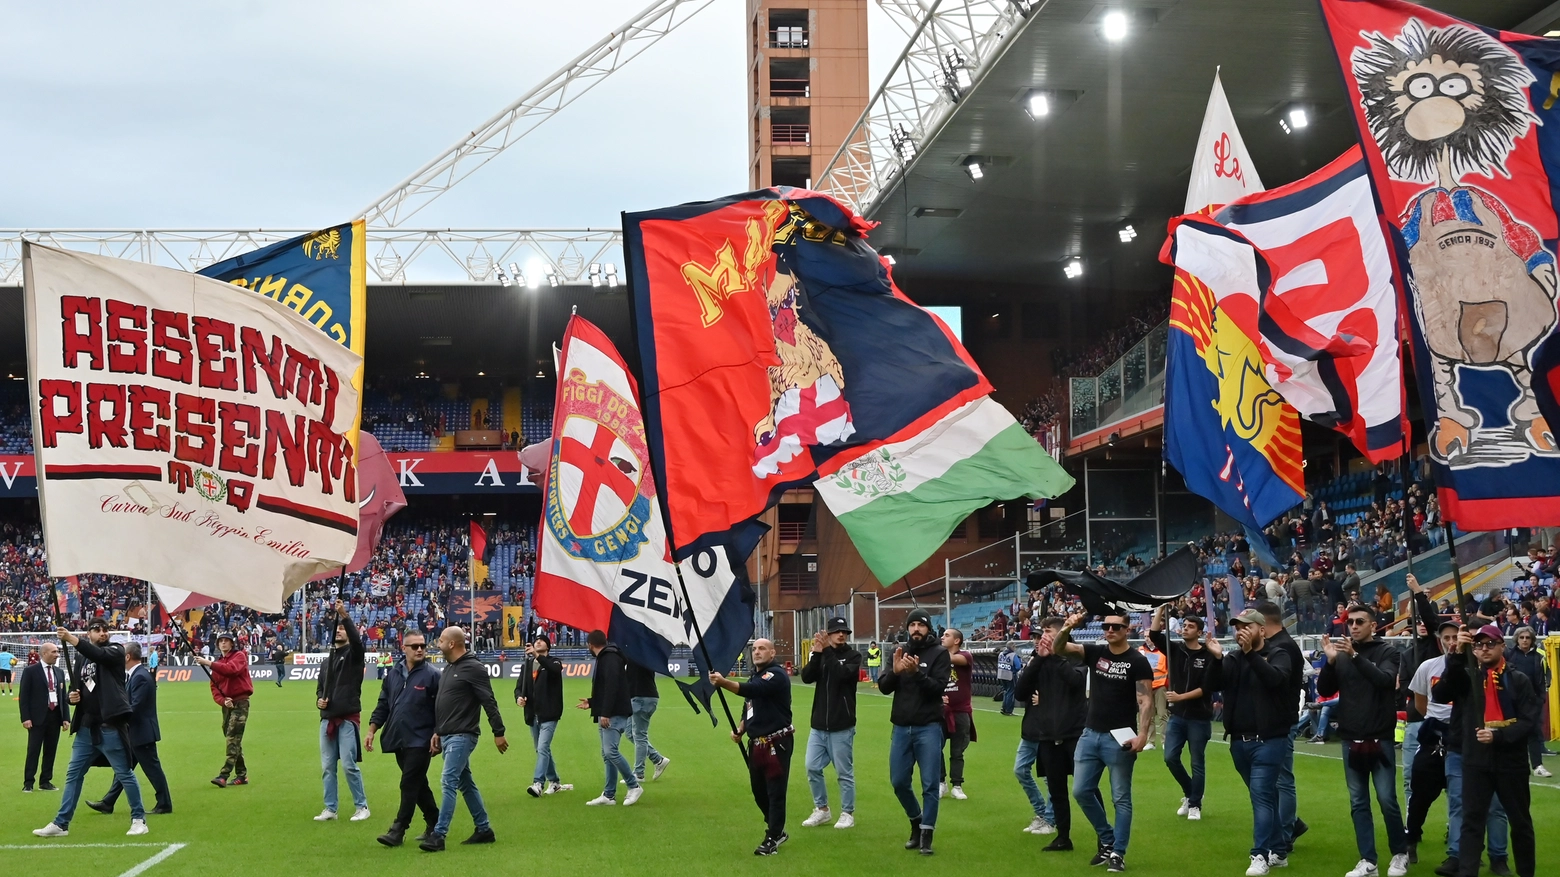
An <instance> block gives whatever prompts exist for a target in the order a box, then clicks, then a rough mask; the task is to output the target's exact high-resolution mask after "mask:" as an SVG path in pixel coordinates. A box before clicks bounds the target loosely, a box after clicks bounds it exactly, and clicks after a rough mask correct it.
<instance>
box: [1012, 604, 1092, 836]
mask: <svg viewBox="0 0 1560 877" xmlns="http://www.w3.org/2000/svg"><path fill="white" fill-rule="evenodd" d="M1061 629H1062V620H1061V619H1060V618H1055V617H1051V618H1047V619H1045V620H1044V621H1042V622H1041V623H1040V624H1039V625H1037V626H1036V627H1034V628H1032V629H1031V630H1030V637H1031V638H1032V639H1033V640H1034V641H1035V651H1034V654H1033V655H1032V656H1031V657H1030V658H1029V663H1027V664H1025V665H1024V668H1023V669H1022V670H1020V671H1019V673H1018V678H1017V679H1016V680H1014V685H1013V696H1014V699H1015V700H1017V701H1018V702H1019V703H1020V704H1022V705H1023V707H1024V719H1023V725H1022V726H1021V727H1020V729H1019V737H1020V739H1019V742H1018V756H1017V757H1016V758H1015V759H1014V761H1013V775H1014V776H1016V777H1018V784H1019V786H1020V787H1022V788H1023V790H1024V795H1025V797H1027V798H1028V799H1029V807H1030V809H1031V810H1032V811H1034V819H1033V820H1032V821H1031V822H1030V823H1029V827H1028V828H1026V829H1024V831H1026V832H1028V833H1029V834H1050V833H1051V832H1053V831H1054V832H1056V837H1055V838H1054V839H1053V840H1052V841H1051V842H1050V843H1049V844H1047V845H1046V846H1043V847H1041V848H1040V849H1041V851H1042V852H1047V853H1054V852H1068V851H1071V850H1072V848H1073V844H1072V806H1071V805H1070V804H1068V802H1067V797H1068V790H1067V778H1068V777H1069V776H1071V775H1072V771H1073V754H1074V753H1075V752H1076V750H1077V747H1078V737H1079V735H1081V734H1082V733H1083V723H1084V717H1085V707H1086V704H1085V700H1084V681H1085V680H1084V675H1083V673H1082V672H1081V671H1080V670H1079V668H1078V667H1077V666H1076V665H1075V664H1074V663H1073V662H1072V661H1069V660H1068V659H1067V658H1065V657H1063V656H1061V655H1058V654H1056V652H1055V644H1056V635H1057V633H1059V632H1060V631H1061ZM1036 764H1038V765H1039V766H1040V772H1041V773H1042V774H1044V775H1045V786H1046V791H1047V792H1049V793H1050V795H1051V800H1050V801H1049V802H1047V801H1046V799H1045V796H1043V795H1041V794H1040V789H1039V788H1038V787H1036V786H1035V781H1034V778H1033V777H1031V776H1030V770H1031V769H1032V768H1034V767H1035V765H1036Z"/></svg>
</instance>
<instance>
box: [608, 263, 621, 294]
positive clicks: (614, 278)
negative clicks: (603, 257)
mask: <svg viewBox="0 0 1560 877" xmlns="http://www.w3.org/2000/svg"><path fill="white" fill-rule="evenodd" d="M606 274H607V288H608V289H617V285H618V273H617V265H614V264H613V263H611V262H608V263H607V271H606Z"/></svg>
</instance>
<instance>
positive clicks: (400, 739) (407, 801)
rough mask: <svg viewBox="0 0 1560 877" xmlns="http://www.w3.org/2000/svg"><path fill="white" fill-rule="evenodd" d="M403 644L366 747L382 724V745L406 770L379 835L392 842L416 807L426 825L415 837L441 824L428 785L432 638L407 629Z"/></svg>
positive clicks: (435, 679)
mask: <svg viewBox="0 0 1560 877" xmlns="http://www.w3.org/2000/svg"><path fill="white" fill-rule="evenodd" d="M401 648H402V649H403V655H402V658H401V660H400V661H398V662H396V664H395V666H393V667H391V668H390V672H389V674H388V675H387V676H385V680H384V683H383V684H381V685H380V686H379V702H378V703H377V704H375V705H374V713H373V715H372V716H370V717H369V719H368V737H367V738H366V739H365V740H364V741H363V746H364V748H366V749H367V750H368V751H369V752H373V751H374V735H376V734H378V733H379V731H380V730H381V729H383V730H384V735H383V736H381V737H380V738H379V739H380V744H379V745H380V748H381V749H383V750H384V751H385V752H393V753H395V765H396V767H398V768H400V769H401V807H400V809H399V810H397V811H396V814H395V820H394V821H393V822H391V823H390V830H389V831H386V832H385V833H384V834H381V835H380V836H379V837H378V838H377V840H378V841H379V842H380V843H382V844H384V845H385V846H387V847H398V846H400V845H401V842H402V841H403V840H405V839H406V829H407V828H408V827H410V826H411V824H412V811H413V810H414V809H416V810H420V811H422V817H423V823H424V824H425V825H426V826H427V827H426V828H425V829H424V831H423V833H422V834H421V835H418V836H417V837H416V838H415V839H416V840H418V841H422V840H426V839H427V836H428V835H429V834H430V833H432V832H433V829H434V826H436V825H438V824H439V804H438V802H437V801H435V800H434V799H433V789H431V788H430V787H429V786H428V766H429V764H430V763H431V762H432V761H433V753H432V752H431V751H430V750H429V745H428V744H429V743H431V742H432V741H433V728H434V712H433V705H434V701H435V699H436V698H438V696H439V671H438V670H437V669H435V668H434V666H433V665H432V664H429V663H428V660H427V658H428V639H427V637H425V636H424V635H423V633H422V631H420V630H409V631H407V632H406V635H405V636H404V637H402V638H401Z"/></svg>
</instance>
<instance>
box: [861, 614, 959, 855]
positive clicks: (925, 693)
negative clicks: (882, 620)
mask: <svg viewBox="0 0 1560 877" xmlns="http://www.w3.org/2000/svg"><path fill="white" fill-rule="evenodd" d="M905 628H906V630H908V632H909V634H908V636H907V638H906V641H905V642H904V643H903V644H902V645H901V646H900V647H899V648H897V649H895V650H894V658H893V662H892V665H891V666H890V667H889V668H888V672H887V673H884V674H883V676H882V677H881V678H880V679H879V680H878V690H880V691H882V692H883V693H884V694H887V695H891V696H892V697H893V704H892V705H891V706H890V707H889V721H890V722H892V723H893V726H894V731H893V736H892V738H891V739H890V742H889V750H888V778H889V782H890V783H891V784H892V785H893V787H894V796H895V797H896V798H898V799H899V805H900V806H901V807H903V808H904V810H905V816H907V817H909V819H910V839H909V840H907V841H905V849H907V850H920V851H921V855H923V856H930V855H932V852H933V850H932V833H933V831H934V830H935V829H936V828H937V782H938V778H939V777H940V775H941V774H942V745H943V702H942V698H943V690H944V689H945V688H947V687H948V679H949V677H950V676H951V675H952V667H953V664H952V662H951V661H950V660H949V657H948V651H947V650H946V649H944V648H943V647H942V645H940V644H939V643H938V641H937V640H936V639H935V638H934V637H933V636H932V616H931V614H930V613H928V612H927V611H926V610H925V609H912V610H911V611H910V615H909V617H908V618H907V619H906V620H905ZM917 768H919V769H920V771H921V794H920V797H919V798H918V797H917V796H916V794H915V791H914V790H913V789H912V788H911V786H910V782H911V779H912V774H913V772H914V771H915V769H917Z"/></svg>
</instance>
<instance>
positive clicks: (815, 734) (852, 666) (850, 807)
mask: <svg viewBox="0 0 1560 877" xmlns="http://www.w3.org/2000/svg"><path fill="white" fill-rule="evenodd" d="M849 637H850V623H849V622H847V621H846V620H845V619H843V618H831V619H829V626H828V629H827V631H820V632H818V633H815V634H813V640H812V657H810V658H809V659H808V660H807V665H806V666H804V667H803V668H802V681H803V682H806V683H809V684H811V685H812V686H813V703H812V727H811V728H810V729H809V730H808V733H807V786H808V788H809V789H811V791H812V797H813V812H812V815H810V816H808V817H807V818H806V819H804V820H802V825H803V826H805V827H808V828H811V827H813V826H815V825H823V824H824V823H826V822H828V821H829V820H830V818H832V816H833V814H831V813H830V812H829V788H828V786H826V785H825V784H824V780H823V769H824V768H826V767H828V766H829V765H831V764H832V765H834V775H835V776H836V777H837V778H838V779H839V783H840V818H839V821H838V822H836V823H834V827H835V828H850V827H851V826H853V825H855V824H856V815H855V814H856V772H855V746H856V683H857V682H858V681H859V680H860V679H861V653H860V652H858V651H856V650H855V649H853V648H851V647H850V645H849V644H848V643H847V642H846V640H847V639H848V638H849Z"/></svg>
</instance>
